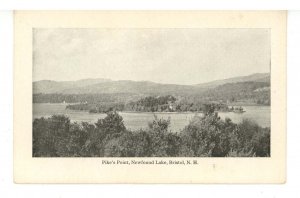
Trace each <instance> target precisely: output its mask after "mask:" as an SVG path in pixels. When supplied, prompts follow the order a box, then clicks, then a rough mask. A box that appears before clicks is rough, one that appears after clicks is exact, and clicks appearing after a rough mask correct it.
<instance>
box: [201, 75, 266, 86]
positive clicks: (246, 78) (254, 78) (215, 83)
mask: <svg viewBox="0 0 300 198" xmlns="http://www.w3.org/2000/svg"><path fill="white" fill-rule="evenodd" d="M239 82H270V73H255V74H251V75H248V76H238V77H234V78H228V79H224V80H215V81H211V82H208V83H202V84H197V85H196V86H198V87H202V88H214V87H217V86H219V85H224V84H227V83H239Z"/></svg>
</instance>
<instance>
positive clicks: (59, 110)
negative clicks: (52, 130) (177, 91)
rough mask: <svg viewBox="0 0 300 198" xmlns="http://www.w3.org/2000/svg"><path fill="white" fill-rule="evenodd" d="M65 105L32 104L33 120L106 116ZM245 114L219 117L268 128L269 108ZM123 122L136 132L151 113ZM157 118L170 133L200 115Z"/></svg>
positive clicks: (161, 115)
mask: <svg viewBox="0 0 300 198" xmlns="http://www.w3.org/2000/svg"><path fill="white" fill-rule="evenodd" d="M66 105H67V104H48V103H47V104H46V103H38V104H33V118H40V117H50V116H52V115H53V114H60V115H61V114H64V115H66V116H68V117H69V118H70V120H71V121H72V122H91V123H94V122H97V120H98V119H99V118H104V117H105V116H106V114H91V113H88V112H84V111H73V110H69V109H66ZM243 108H244V110H245V111H246V112H245V113H242V114H239V113H233V112H220V113H219V116H220V117H221V118H222V119H225V118H226V117H228V118H230V119H231V120H232V121H233V122H235V123H239V122H241V121H242V120H243V119H251V120H253V121H255V122H256V123H258V124H259V125H260V126H262V127H270V123H271V120H270V117H271V112H270V107H269V106H244V107H243ZM119 114H120V115H121V116H122V117H123V120H124V124H125V126H126V128H128V129H132V130H136V129H141V128H146V127H147V126H148V122H149V121H151V120H153V118H154V114H153V113H148V112H147V113H133V112H130V113H127V112H120V113H119ZM155 114H156V115H157V117H158V118H165V119H168V118H169V117H170V119H171V126H170V130H171V131H180V130H181V129H183V128H184V127H185V126H186V125H188V123H189V121H190V120H191V119H192V118H193V117H194V116H195V115H201V113H155Z"/></svg>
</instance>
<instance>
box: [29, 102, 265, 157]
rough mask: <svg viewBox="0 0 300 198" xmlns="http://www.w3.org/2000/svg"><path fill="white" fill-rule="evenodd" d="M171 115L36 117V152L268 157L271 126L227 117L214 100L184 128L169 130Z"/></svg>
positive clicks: (43, 154) (42, 154)
mask: <svg viewBox="0 0 300 198" xmlns="http://www.w3.org/2000/svg"><path fill="white" fill-rule="evenodd" d="M170 122H171V121H170V120H165V119H158V118H157V117H154V120H153V121H152V122H150V123H149V126H148V128H147V129H140V130H138V131H130V130H128V129H126V127H125V125H124V123H123V119H122V117H121V116H120V115H119V114H118V113H116V112H115V111H112V112H109V113H107V116H106V117H105V118H103V119H99V120H98V121H97V122H96V123H95V124H90V123H87V122H82V123H81V124H79V123H71V122H70V120H69V118H67V117H65V116H58V115H53V116H52V117H50V118H40V119H35V120H34V122H33V156H34V157H235V156H240V157H254V156H259V157H268V156H270V128H262V127H260V126H258V125H257V124H255V123H253V122H251V121H249V120H245V121H243V122H242V123H240V124H235V123H232V122H231V120H230V119H225V121H224V120H222V119H220V117H219V116H218V114H217V113H216V112H215V111H214V108H213V107H212V106H208V107H207V111H206V112H205V114H204V116H202V117H197V116H196V117H195V118H194V119H193V120H192V121H191V122H190V123H189V124H188V125H187V126H186V127H185V128H184V129H183V130H182V131H181V132H177V133H174V132H170V131H169V129H168V128H169V125H170Z"/></svg>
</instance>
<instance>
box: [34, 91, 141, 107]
mask: <svg viewBox="0 0 300 198" xmlns="http://www.w3.org/2000/svg"><path fill="white" fill-rule="evenodd" d="M140 97H141V96H140V95H138V94H131V93H101V94H59V93H54V94H42V93H39V94H33V103H63V102H66V103H89V104H96V103H101V102H126V101H131V100H137V99H138V98H140Z"/></svg>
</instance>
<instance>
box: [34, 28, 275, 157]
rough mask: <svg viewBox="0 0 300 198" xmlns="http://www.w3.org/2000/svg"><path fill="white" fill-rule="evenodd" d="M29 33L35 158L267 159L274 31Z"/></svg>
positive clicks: (39, 30)
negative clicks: (272, 35) (31, 38)
mask: <svg viewBox="0 0 300 198" xmlns="http://www.w3.org/2000/svg"><path fill="white" fill-rule="evenodd" d="M32 36H33V50H32V63H33V85H32V86H33V92H32V93H33V96H32V97H33V101H32V102H33V126H32V135H33V136H32V137H33V139H32V156H33V157H270V155H271V150H270V144H271V142H270V137H271V123H270V122H271V120H270V116H271V107H270V100H271V98H270V87H271V83H270V76H271V75H272V74H271V70H270V69H271V64H272V63H271V46H270V45H271V43H270V41H271V40H270V36H271V32H270V29H266V28H217V29H210V28H157V29H152V28H150V29H149V28H144V29H139V28H131V29H123V28H121V29H118V28H113V29H107V28H106V29H105V28H102V29H90V28H88V29H87V28H34V29H33V35H32Z"/></svg>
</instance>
